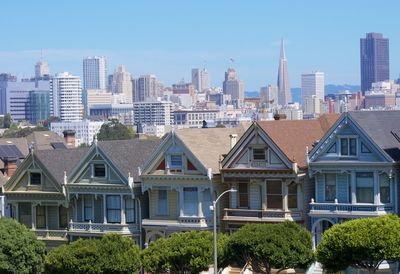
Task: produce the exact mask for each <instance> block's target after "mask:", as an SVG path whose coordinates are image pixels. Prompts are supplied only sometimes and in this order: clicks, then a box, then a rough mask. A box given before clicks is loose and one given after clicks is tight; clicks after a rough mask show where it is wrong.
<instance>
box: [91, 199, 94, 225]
mask: <svg viewBox="0 0 400 274" xmlns="http://www.w3.org/2000/svg"><path fill="white" fill-rule="evenodd" d="M91 219H92V223H94V195H93V194H92V218H91Z"/></svg>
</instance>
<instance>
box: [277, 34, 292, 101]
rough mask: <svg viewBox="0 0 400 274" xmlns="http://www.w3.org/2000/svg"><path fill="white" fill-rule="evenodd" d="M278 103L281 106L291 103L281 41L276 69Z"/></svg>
mask: <svg viewBox="0 0 400 274" xmlns="http://www.w3.org/2000/svg"><path fill="white" fill-rule="evenodd" d="M277 86H278V103H279V105H281V106H284V105H287V104H288V103H290V102H292V94H291V93H290V83H289V74H288V68H287V60H286V55H285V45H284V42H283V39H282V41H281V54H280V58H279V68H278V81H277Z"/></svg>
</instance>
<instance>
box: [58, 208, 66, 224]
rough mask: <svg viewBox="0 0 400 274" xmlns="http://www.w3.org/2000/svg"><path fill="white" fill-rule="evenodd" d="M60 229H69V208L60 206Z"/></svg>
mask: <svg viewBox="0 0 400 274" xmlns="http://www.w3.org/2000/svg"><path fill="white" fill-rule="evenodd" d="M58 217H59V228H67V227H68V208H66V207H63V206H60V207H59V208H58Z"/></svg>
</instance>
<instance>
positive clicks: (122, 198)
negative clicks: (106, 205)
mask: <svg viewBox="0 0 400 274" xmlns="http://www.w3.org/2000/svg"><path fill="white" fill-rule="evenodd" d="M120 199H121V224H123V225H124V224H126V218H125V199H124V196H122V194H120Z"/></svg>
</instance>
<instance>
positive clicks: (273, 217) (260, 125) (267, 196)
mask: <svg viewBox="0 0 400 274" xmlns="http://www.w3.org/2000/svg"><path fill="white" fill-rule="evenodd" d="M337 118H338V116H337V115H333V116H329V115H325V116H322V117H321V118H319V119H317V120H299V121H289V120H278V121H264V122H256V123H253V124H252V126H251V127H250V128H249V129H248V130H247V131H246V133H245V134H244V135H243V136H242V137H241V138H240V139H239V140H238V142H237V143H236V145H235V146H234V147H233V149H232V150H231V151H230V152H229V153H228V155H227V156H226V157H225V158H224V160H223V161H222V169H221V177H222V180H221V181H222V182H223V183H224V184H227V187H228V188H234V189H236V190H237V191H236V192H231V193H230V194H229V202H228V204H226V207H225V208H224V209H223V221H224V228H225V230H227V231H233V230H236V229H237V228H239V227H240V226H242V225H243V224H246V223H248V222H258V223H260V222H261V223H276V222H283V221H285V220H290V221H295V222H298V223H300V224H302V225H304V226H308V216H307V200H308V198H309V197H311V195H312V187H310V182H309V179H308V173H307V163H306V150H307V147H311V146H312V144H313V142H314V141H315V140H318V139H320V138H321V137H322V136H323V135H324V133H325V132H326V131H327V130H328V129H329V126H330V125H332V124H333V123H334V122H335V121H336V119H337ZM304 131H306V132H307V135H302V132H304ZM294 136H296V137H294Z"/></svg>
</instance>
